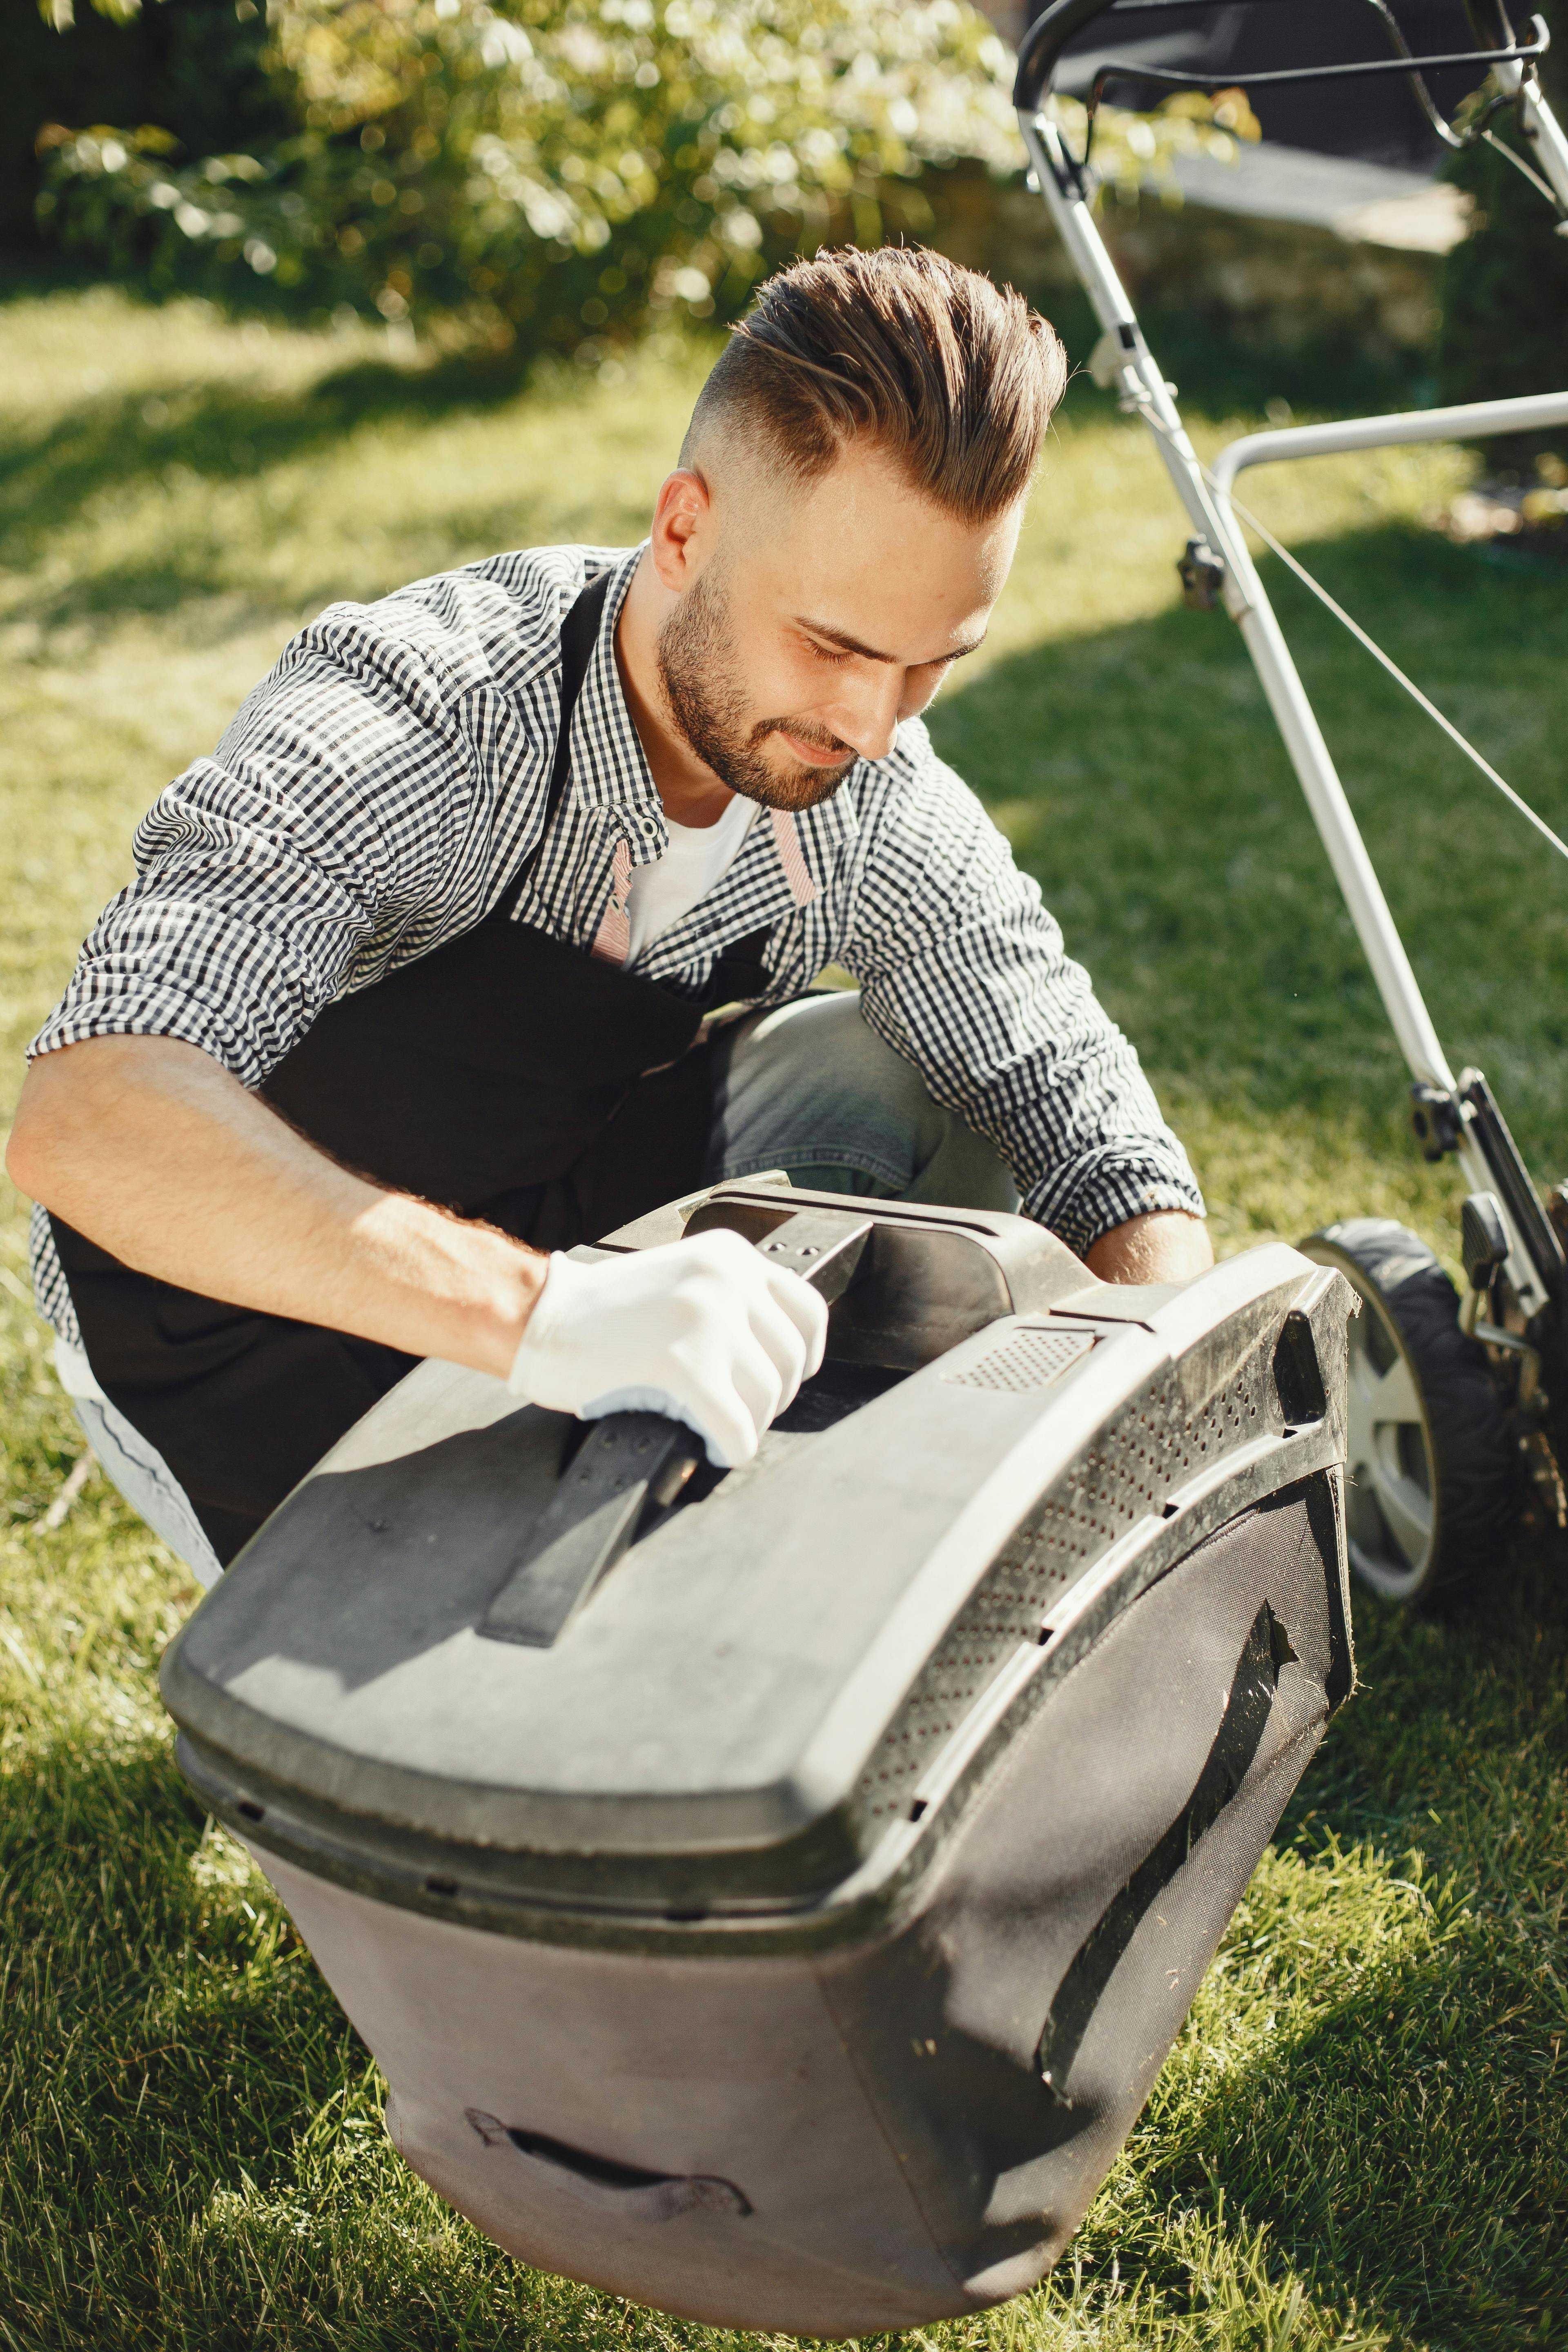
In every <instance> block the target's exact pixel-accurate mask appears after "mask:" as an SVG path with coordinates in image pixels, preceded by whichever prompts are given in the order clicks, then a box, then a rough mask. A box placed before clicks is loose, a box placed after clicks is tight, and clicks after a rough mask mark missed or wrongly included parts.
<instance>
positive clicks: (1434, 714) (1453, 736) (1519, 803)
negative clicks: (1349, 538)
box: [1137, 401, 1568, 857]
mask: <svg viewBox="0 0 1568 2352" xmlns="http://www.w3.org/2000/svg"><path fill="white" fill-rule="evenodd" d="M1137 405H1138V406H1139V408H1140V410H1141V411H1142V415H1144V417H1145V419H1146V421H1147V422H1148V423H1149V424H1151V425H1153V427H1154V430H1155V431H1156V432H1157V433H1158V434H1159V435H1160V436H1161V437H1162V438H1163V440H1166V441H1168V442H1169V443H1170V444H1171V446H1173V447H1175V446H1176V442H1175V436H1174V435H1173V434H1172V433H1171V432H1170V431H1169V430H1168V429H1167V427H1166V426H1165V425H1163V423H1162V422H1161V420H1160V419H1159V418H1158V417H1157V416H1156V415H1154V414H1153V410H1152V405H1151V406H1150V407H1147V408H1145V407H1144V406H1143V404H1142V401H1140V402H1139V403H1138V404H1137ZM1180 454H1181V455H1182V456H1183V457H1184V458H1185V457H1186V455H1187V452H1185V451H1183V452H1181V453H1180ZM1196 463H1197V467H1198V471H1199V472H1200V473H1201V474H1202V476H1203V478H1204V480H1205V482H1206V483H1207V484H1208V486H1209V488H1210V489H1211V490H1216V491H1218V492H1219V495H1220V497H1221V498H1222V499H1228V503H1229V506H1230V509H1231V511H1232V513H1234V514H1237V515H1239V516H1240V518H1241V520H1242V521H1243V522H1245V523H1247V524H1248V525H1249V526H1250V527H1251V529H1252V530H1255V531H1256V532H1257V533H1258V538H1259V539H1260V540H1262V541H1263V543H1264V545H1265V546H1266V547H1268V549H1270V550H1271V551H1272V552H1273V553H1274V554H1275V555H1277V556H1278V557H1279V561H1280V562H1281V563H1283V564H1284V566H1285V568H1286V570H1287V571H1289V572H1294V573H1295V575H1296V577H1297V579H1298V580H1300V583H1301V584H1302V586H1303V587H1304V588H1310V590H1311V592H1312V593H1313V595H1314V596H1315V597H1316V598H1317V600H1318V602H1319V604H1321V605H1323V606H1324V607H1325V608H1326V609H1327V610H1328V611H1329V612H1331V614H1333V616H1334V618H1335V620H1336V621H1338V622H1340V623H1341V624H1342V625H1343V626H1344V627H1345V628H1347V629H1348V630H1349V631H1350V633H1351V635H1352V637H1353V638H1354V639H1355V641H1356V643H1357V645H1359V646H1364V648H1365V650H1366V651H1367V652H1368V653H1369V654H1370V655H1371V656H1372V657H1373V661H1375V662H1377V663H1379V664H1381V666H1382V667H1383V668H1384V669H1385V670H1386V671H1387V672H1388V675H1389V677H1391V678H1393V680H1394V684H1395V685H1396V686H1402V687H1403V688H1405V693H1406V694H1407V695H1409V697H1410V698H1411V700H1412V701H1413V702H1415V703H1416V704H1418V705H1419V707H1420V709H1423V710H1424V711H1425V712H1426V716H1427V718H1428V719H1433V720H1434V721H1435V722H1436V725H1437V726H1439V727H1440V728H1441V729H1442V730H1443V732H1444V734H1445V735H1447V738H1448V740H1449V741H1450V742H1451V743H1453V744H1455V745H1457V746H1458V749H1459V750H1460V751H1462V752H1463V753H1464V755H1465V757H1466V759H1467V760H1468V761H1471V763H1472V764H1473V765H1474V766H1475V767H1478V768H1479V770H1480V772H1481V773H1482V775H1483V776H1484V777H1485V778H1486V780H1487V782H1488V783H1489V784H1494V785H1495V786H1496V787H1497V789H1498V791H1499V792H1500V793H1501V794H1502V796H1503V798H1504V800H1506V801H1508V802H1510V803H1511V805H1512V806H1513V807H1514V808H1516V809H1517V810H1518V811H1519V814H1520V815H1521V816H1522V817H1524V818H1525V819H1527V820H1528V822H1529V823H1530V824H1532V825H1533V826H1534V827H1535V830H1536V832H1537V833H1539V834H1540V835H1542V838H1543V839H1544V840H1546V841H1549V842H1550V843H1551V844H1552V848H1553V849H1555V850H1556V851H1557V853H1558V855H1559V856H1562V857H1568V841H1564V840H1563V837H1562V835H1560V834H1556V833H1553V832H1552V827H1551V826H1550V825H1549V824H1547V822H1546V820H1545V818H1544V817H1542V816H1537V814H1536V813H1535V811H1534V810H1533V809H1532V808H1531V805H1530V803H1529V802H1528V801H1527V800H1525V799H1524V798H1523V796H1522V795H1521V793H1516V792H1515V791H1514V788H1513V786H1512V785H1511V784H1510V783H1509V782H1508V781H1507V780H1506V778H1504V777H1502V776H1500V775H1499V773H1498V772H1497V770H1496V769H1495V768H1494V767H1493V766H1492V764H1491V762H1490V761H1489V760H1485V759H1483V758H1482V757H1481V754H1480V753H1479V751H1477V749H1476V747H1475V745H1474V744H1473V743H1471V742H1468V740H1466V738H1465V737H1464V736H1463V735H1461V734H1460V732H1459V730H1458V728H1457V727H1456V726H1455V724H1454V722H1453V720H1452V719H1448V718H1447V717H1445V715H1444V713H1443V712H1442V711H1440V710H1439V709H1438V708H1437V706H1436V703H1435V702H1434V701H1433V700H1432V699H1431V698H1430V697H1429V696H1428V695H1425V694H1423V693H1422V691H1421V688H1419V687H1418V686H1417V685H1416V683H1415V679H1414V678H1413V677H1406V676H1405V672H1404V671H1403V670H1402V669H1401V668H1400V667H1399V664H1398V663H1397V662H1396V661H1395V660H1394V658H1393V656H1392V655H1389V654H1385V653H1384V650H1383V647H1382V646H1380V645H1379V644H1378V642H1377V640H1376V638H1375V637H1372V636H1369V635H1368V634H1367V632H1366V631H1365V630H1364V629H1363V627H1362V625H1361V623H1360V622H1359V621H1357V620H1353V619H1352V616H1351V614H1349V613H1347V612H1346V611H1345V608H1344V606H1343V605H1342V604H1337V603H1336V602H1335V600H1334V599H1333V597H1332V596H1331V595H1330V593H1329V592H1328V590H1327V589H1326V588H1325V587H1324V586H1323V585H1322V583H1321V581H1318V580H1314V579H1313V577H1312V575H1311V573H1310V572H1309V571H1308V569H1307V567H1306V565H1305V564H1304V563H1301V562H1298V561H1297V559H1296V557H1295V556H1293V555H1292V554H1291V552H1290V551H1289V548H1288V547H1282V546H1281V545H1280V543H1279V541H1278V540H1277V539H1276V538H1275V536H1274V534H1273V532H1272V531H1271V530H1268V527H1267V525H1265V524H1263V523H1261V522H1259V521H1258V517H1257V516H1256V515H1255V514H1252V513H1250V512H1249V511H1248V509H1247V508H1246V507H1244V506H1243V505H1242V504H1241V503H1240V501H1239V499H1236V498H1233V497H1230V496H1229V494H1228V492H1227V491H1226V489H1225V488H1223V487H1222V486H1221V484H1220V483H1219V482H1218V481H1217V480H1216V479H1215V476H1214V475H1213V474H1212V473H1211V472H1210V471H1209V469H1208V467H1206V466H1205V464H1204V462H1203V460H1202V458H1201V457H1200V458H1198V459H1197V460H1196Z"/></svg>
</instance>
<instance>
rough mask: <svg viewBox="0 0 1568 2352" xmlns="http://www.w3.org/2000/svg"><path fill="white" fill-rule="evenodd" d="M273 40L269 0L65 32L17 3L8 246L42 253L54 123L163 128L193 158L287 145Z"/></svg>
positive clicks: (165, 2)
mask: <svg viewBox="0 0 1568 2352" xmlns="http://www.w3.org/2000/svg"><path fill="white" fill-rule="evenodd" d="M54 14H55V11H54V9H53V8H52V7H51V9H50V10H49V16H50V18H51V20H52V18H53V16H54ZM267 46H268V26H267V16H266V10H265V7H264V6H263V5H259V0H158V5H156V6H152V7H148V8H146V9H144V10H142V12H141V13H140V14H139V15H137V16H133V17H132V19H131V20H130V21H114V20H112V19H110V18H106V17H105V16H102V15H100V14H96V13H94V11H93V10H91V9H89V8H86V7H83V8H82V9H81V10H80V11H79V16H78V19H77V22H76V24H75V26H74V27H69V28H68V29H66V30H65V31H63V32H62V31H61V30H59V29H57V27H56V26H55V24H54V22H53V21H48V22H46V20H45V18H44V16H40V15H39V14H38V12H37V10H36V9H34V8H32V7H29V6H28V5H26V0H8V5H6V8H5V36H4V42H3V47H4V53H5V75H4V77H0V247H8V248H10V249H11V250H12V251H13V252H15V251H16V250H18V249H25V248H26V247H30V246H36V245H37V236H38V233H37V223H36V217H35V206H36V204H37V195H38V190H39V184H40V175H39V163H40V157H39V154H38V143H37V142H38V134H39V131H41V130H43V129H44V127H45V126H46V125H47V124H50V123H62V122H64V123H84V122H155V123H158V124H159V125H160V126H161V127H162V128H163V130H165V131H170V132H172V133H173V135H174V138H176V139H177V140H178V141H179V142H180V145H181V148H182V149H183V151H184V152H185V153H186V154H189V155H210V154H214V153H216V152H222V151H223V150H225V149H227V148H233V147H258V146H262V147H264V146H266V145H268V144H269V143H270V142H272V141H273V140H275V139H279V138H281V137H282V136H284V135H285V133H286V131H287V130H288V127H289V126H288V119H287V116H286V115H285V113H284V112H283V111H282V110H281V109H280V107H279V102H278V96H277V93H276V92H275V89H274V88H273V85H272V83H271V81H270V79H269V78H268V74H267V72H266V69H265V68H264V66H263V64H262V57H263V53H264V51H265V50H266V48H267ZM47 152H48V149H47V146H46V150H45V153H46V155H47Z"/></svg>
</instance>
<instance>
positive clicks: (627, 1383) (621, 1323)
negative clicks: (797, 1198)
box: [510, 1233, 827, 1470]
mask: <svg viewBox="0 0 1568 2352" xmlns="http://www.w3.org/2000/svg"><path fill="white" fill-rule="evenodd" d="M826 1344H827V1308H826V1305H825V1304H824V1302H823V1300H822V1299H821V1298H820V1297H818V1295H817V1293H816V1291H815V1290H814V1289H813V1288H812V1287H811V1285H810V1284H809V1283H808V1282H803V1281H802V1280H801V1278H800V1276H799V1275H798V1274H792V1273H790V1272H789V1271H788V1269H787V1268H786V1267H784V1266H775V1265H769V1264H768V1262H767V1260H766V1258H764V1257H763V1256H762V1255H760V1254H759V1252H757V1251H756V1250H754V1249H753V1248H752V1245H751V1244H750V1242H747V1241H742V1238H741V1236H740V1234H730V1233H712V1234H694V1235H693V1236H692V1238H691V1239H690V1240H689V1241H679V1242H668V1243H666V1244H664V1245H663V1247H662V1248H657V1249H647V1250H636V1251H632V1252H629V1253H628V1254H627V1255H626V1256H625V1257H620V1258H613V1259H611V1260H609V1261H608V1262H607V1263H605V1264H601V1265H578V1264H577V1263H576V1262H575V1261H574V1260H573V1259H572V1258H569V1257H552V1259H551V1261H550V1277H549V1280H548V1281H547V1282H546V1283H545V1286H544V1289H543V1292H542V1296H541V1297H540V1299H539V1302H538V1304H537V1305H536V1307H534V1310H533V1312H532V1314H531V1316H530V1317H529V1319H528V1328H527V1329H526V1330H525V1331H524V1333H523V1335H522V1344H521V1347H520V1348H519V1349H518V1351H517V1359H516V1361H515V1362H514V1363H513V1365H512V1368H511V1382H510V1385H511V1386H512V1388H514V1389H515V1390H516V1391H517V1392H518V1393H519V1395H521V1396H525V1397H528V1398H530V1399H531V1402H533V1403H535V1404H547V1405H553V1406H554V1407H555V1409H556V1410H557V1411H558V1412H575V1413H580V1414H581V1415H582V1417H583V1418H584V1420H585V1421H597V1420H599V1419H600V1418H601V1416H602V1415H604V1414H605V1413H607V1412H632V1411H636V1412H664V1413H668V1415H669V1416H670V1418H671V1419H672V1420H674V1421H683V1422H684V1423H686V1425H687V1427H688V1428H689V1429H694V1430H695V1431H696V1432H697V1434H698V1435H699V1437H700V1438H701V1439H702V1441H703V1444H705V1445H706V1446H707V1449H708V1459H709V1460H710V1462H713V1463H716V1464H717V1465H719V1467H720V1468H721V1469H725V1470H732V1469H735V1468H736V1467H737V1466H738V1465H740V1464H741V1463H742V1462H749V1461H750V1460H751V1458H752V1454H755V1452H756V1450H757V1444H758V1441H759V1439H760V1438H761V1436H762V1433H763V1430H764V1429H766V1428H767V1426H768V1424H769V1423H770V1422H771V1421H773V1419H774V1418H775V1416H776V1415H777V1414H779V1413H780V1412H783V1411H784V1407H785V1406H786V1405H788V1404H790V1403H791V1402H793V1401H794V1398H795V1391H796V1390H797V1389H798V1388H799V1386H800V1384H801V1382H802V1381H803V1380H810V1378H811V1377H812V1374H813V1373H814V1372H816V1371H819V1370H821V1368H822V1357H823V1350H824V1349H825V1348H826Z"/></svg>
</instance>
